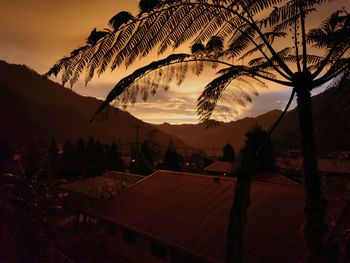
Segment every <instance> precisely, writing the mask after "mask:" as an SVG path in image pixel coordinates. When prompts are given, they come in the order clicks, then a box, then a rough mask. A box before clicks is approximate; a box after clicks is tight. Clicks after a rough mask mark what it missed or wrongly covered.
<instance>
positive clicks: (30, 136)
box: [0, 60, 191, 148]
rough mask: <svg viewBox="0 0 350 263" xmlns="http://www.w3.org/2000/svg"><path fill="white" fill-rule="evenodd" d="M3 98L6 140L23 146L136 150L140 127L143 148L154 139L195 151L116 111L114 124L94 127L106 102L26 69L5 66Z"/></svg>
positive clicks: (1, 129)
mask: <svg viewBox="0 0 350 263" xmlns="http://www.w3.org/2000/svg"><path fill="white" fill-rule="evenodd" d="M0 92H1V97H0V119H1V120H2V125H0V136H2V137H5V139H8V140H9V141H11V142H13V143H15V144H18V145H29V144H31V143H33V142H35V141H42V140H46V141H49V140H51V139H55V140H56V141H57V142H66V141H69V140H73V141H74V140H79V139H84V140H87V139H88V138H89V137H90V136H93V137H94V138H95V139H98V140H100V141H101V142H103V143H111V142H112V141H118V140H121V141H123V143H125V144H126V143H127V144H131V143H135V140H136V130H135V129H134V128H135V127H136V126H139V127H140V138H139V139H140V142H142V141H143V140H145V139H146V138H147V137H148V136H151V134H153V136H154V137H155V139H156V140H157V141H158V142H159V143H161V144H162V145H167V144H168V142H169V140H172V141H173V142H174V144H175V145H177V146H179V147H188V148H191V147H190V146H189V145H188V144H186V143H184V142H183V141H181V140H180V139H178V138H177V137H175V136H172V135H170V134H167V133H165V132H162V131H160V130H159V129H157V128H156V127H154V126H153V125H151V124H148V123H146V122H143V121H142V120H139V119H137V118H135V117H134V116H132V115H131V114H130V113H128V112H126V111H122V110H119V109H116V108H114V107H112V106H110V107H109V111H110V113H109V116H108V118H105V119H104V120H103V121H95V122H93V123H92V124H90V123H89V120H90V118H91V117H92V116H93V113H94V112H95V110H96V109H97V108H98V106H99V105H100V103H101V101H100V100H97V99H95V98H91V97H83V96H81V95H78V94H77V93H75V92H73V91H72V90H70V89H67V88H64V87H63V86H62V85H60V84H58V83H55V82H53V81H51V80H49V79H46V78H44V77H42V76H41V75H39V74H38V73H36V72H35V71H34V70H31V69H29V68H28V67H27V66H25V65H15V64H8V63H7V62H5V61H1V60H0ZM113 112H114V113H115V114H113Z"/></svg>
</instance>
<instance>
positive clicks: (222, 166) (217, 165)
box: [203, 161, 236, 174]
mask: <svg viewBox="0 0 350 263" xmlns="http://www.w3.org/2000/svg"><path fill="white" fill-rule="evenodd" d="M235 167H236V165H235V164H234V163H230V162H221V161H215V162H213V163H212V164H210V165H208V166H207V167H205V168H204V169H203V170H204V171H205V172H211V173H221V174H228V173H231V172H232V171H233V169H234V168H235Z"/></svg>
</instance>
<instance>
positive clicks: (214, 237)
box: [90, 171, 350, 263]
mask: <svg viewBox="0 0 350 263" xmlns="http://www.w3.org/2000/svg"><path fill="white" fill-rule="evenodd" d="M235 184H236V180H235V179H232V178H226V177H212V176H206V175H197V174H187V173H180V172H170V171H158V172H156V173H154V174H152V175H150V176H148V177H147V178H146V179H144V180H142V181H140V182H138V183H136V184H134V185H133V186H131V187H130V188H128V189H127V191H125V192H123V193H121V194H119V195H117V196H115V197H114V198H113V199H112V200H109V201H107V202H105V203H104V204H103V205H100V206H98V207H96V208H94V209H92V210H91V211H90V212H91V214H92V215H93V216H95V217H98V218H100V219H102V220H103V221H105V223H106V226H107V232H106V246H107V248H108V250H109V251H110V252H111V253H113V254H115V255H120V254H122V255H123V256H125V257H126V258H129V259H130V262H155V263H157V262H225V256H226V230H227V227H228V217H229V212H230V209H231V205H232V200H233V195H234V189H235ZM303 192H304V190H303V188H302V187H301V186H300V185H298V184H295V185H291V184H277V183H264V182H256V181H254V182H252V186H251V204H250V207H249V209H248V224H247V226H246V228H245V248H246V251H245V255H244V256H245V262H250V263H254V262H286V263H288V262H298V260H300V259H301V257H302V254H303V249H304V248H303V242H302V239H301V232H302V231H301V227H302V222H303V215H304V212H303V209H304V194H303ZM349 200H350V198H349V196H348V195H346V194H339V193H337V194H334V193H331V194H329V196H328V204H329V206H328V207H329V213H328V217H327V218H328V223H329V226H330V230H331V232H332V233H333V232H334V233H335V231H333V230H334V229H335V228H336V226H337V224H340V223H341V222H342V229H338V232H337V234H336V235H331V236H332V242H333V244H337V245H338V243H339V244H344V242H342V241H340V240H343V239H342V236H343V234H344V231H346V229H348V228H350V222H348V220H347V219H348V218H349V216H350V213H349V209H348V204H349ZM346 208H347V209H346ZM344 211H347V212H344ZM339 247H341V245H339ZM342 251H344V249H343V250H342Z"/></svg>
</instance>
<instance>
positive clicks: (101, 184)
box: [60, 171, 144, 200]
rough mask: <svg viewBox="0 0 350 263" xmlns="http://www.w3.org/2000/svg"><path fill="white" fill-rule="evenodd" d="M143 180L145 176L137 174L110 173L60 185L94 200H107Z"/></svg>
mask: <svg viewBox="0 0 350 263" xmlns="http://www.w3.org/2000/svg"><path fill="white" fill-rule="evenodd" d="M143 178H144V176H140V175H136V174H130V173H123V172H115V171H108V172H106V173H104V174H103V175H101V176H96V177H91V178H87V179H83V180H77V181H74V182H71V183H67V184H63V185H60V187H61V188H62V189H64V190H68V191H70V192H73V193H76V194H81V195H83V196H87V197H91V198H93V199H97V200H106V199H109V198H111V197H113V196H115V195H116V194H118V193H120V192H122V191H124V190H125V189H126V188H127V187H129V186H130V185H133V184H134V183H136V182H138V181H140V180H142V179H143Z"/></svg>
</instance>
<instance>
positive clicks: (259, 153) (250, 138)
mask: <svg viewBox="0 0 350 263" xmlns="http://www.w3.org/2000/svg"><path fill="white" fill-rule="evenodd" d="M245 137H246V140H245V145H244V147H243V148H242V150H241V159H242V164H244V165H246V166H249V170H250V171H251V173H256V172H264V171H273V169H274V165H275V158H274V154H273V149H272V143H271V140H270V138H269V137H267V132H266V131H265V130H263V128H261V126H259V125H257V126H255V127H253V128H252V129H250V130H249V131H248V132H247V133H246V134H245Z"/></svg>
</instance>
